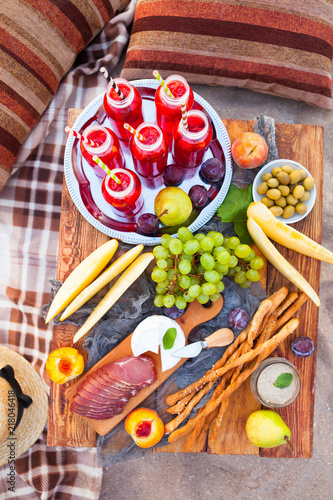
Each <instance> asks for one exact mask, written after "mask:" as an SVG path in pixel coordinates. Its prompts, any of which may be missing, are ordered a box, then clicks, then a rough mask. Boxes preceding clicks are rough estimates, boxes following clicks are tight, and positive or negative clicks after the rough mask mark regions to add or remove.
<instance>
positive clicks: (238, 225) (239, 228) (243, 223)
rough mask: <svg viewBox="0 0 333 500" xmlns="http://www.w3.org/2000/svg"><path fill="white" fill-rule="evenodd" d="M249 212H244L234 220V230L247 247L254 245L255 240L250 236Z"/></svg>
mask: <svg viewBox="0 0 333 500" xmlns="http://www.w3.org/2000/svg"><path fill="white" fill-rule="evenodd" d="M246 212H247V210H243V212H240V213H239V214H238V215H237V217H236V218H235V220H234V229H235V233H236V234H237V236H238V238H239V239H240V240H241V242H242V243H244V244H245V245H252V243H253V240H252V238H251V236H250V233H249V231H248V230H247V215H246Z"/></svg>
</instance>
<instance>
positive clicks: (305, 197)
mask: <svg viewBox="0 0 333 500" xmlns="http://www.w3.org/2000/svg"><path fill="white" fill-rule="evenodd" d="M310 196H311V195H310V193H309V191H304V194H303V196H302V198H300V199H299V201H301V202H304V201H308V199H309V198H310Z"/></svg>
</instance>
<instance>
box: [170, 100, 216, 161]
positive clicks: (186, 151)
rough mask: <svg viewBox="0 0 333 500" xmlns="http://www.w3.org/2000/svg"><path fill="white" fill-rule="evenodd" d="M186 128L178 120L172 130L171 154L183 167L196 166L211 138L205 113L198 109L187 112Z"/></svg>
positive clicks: (210, 128) (210, 127) (210, 129)
mask: <svg viewBox="0 0 333 500" xmlns="http://www.w3.org/2000/svg"><path fill="white" fill-rule="evenodd" d="M187 121H188V129H186V128H185V127H184V124H183V121H182V120H180V121H179V123H178V126H177V127H175V129H174V131H173V142H172V155H173V157H174V160H175V161H176V163H179V164H180V165H182V166H183V167H187V168H189V167H197V166H199V165H200V163H201V162H202V160H203V158H204V155H205V152H206V151H207V149H208V146H209V144H210V142H211V140H212V136H213V130H212V126H211V124H210V121H209V119H208V118H207V116H206V114H205V113H203V112H202V111H199V110H191V111H189V112H188V113H187Z"/></svg>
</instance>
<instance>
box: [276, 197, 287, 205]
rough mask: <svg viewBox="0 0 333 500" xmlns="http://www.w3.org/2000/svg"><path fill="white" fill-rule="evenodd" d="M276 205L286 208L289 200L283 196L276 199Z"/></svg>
mask: <svg viewBox="0 0 333 500" xmlns="http://www.w3.org/2000/svg"><path fill="white" fill-rule="evenodd" d="M275 205H277V206H278V207H281V208H284V207H286V206H287V200H286V199H285V197H284V196H281V198H279V199H278V200H275Z"/></svg>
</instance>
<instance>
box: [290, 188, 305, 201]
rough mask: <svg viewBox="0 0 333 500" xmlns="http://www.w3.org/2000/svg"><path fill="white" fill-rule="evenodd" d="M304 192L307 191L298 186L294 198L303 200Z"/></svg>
mask: <svg viewBox="0 0 333 500" xmlns="http://www.w3.org/2000/svg"><path fill="white" fill-rule="evenodd" d="M304 192H305V190H304V187H303V186H296V187H295V189H294V191H293V197H294V198H297V199H298V200H299V199H300V198H302V196H303V194H304Z"/></svg>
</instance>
